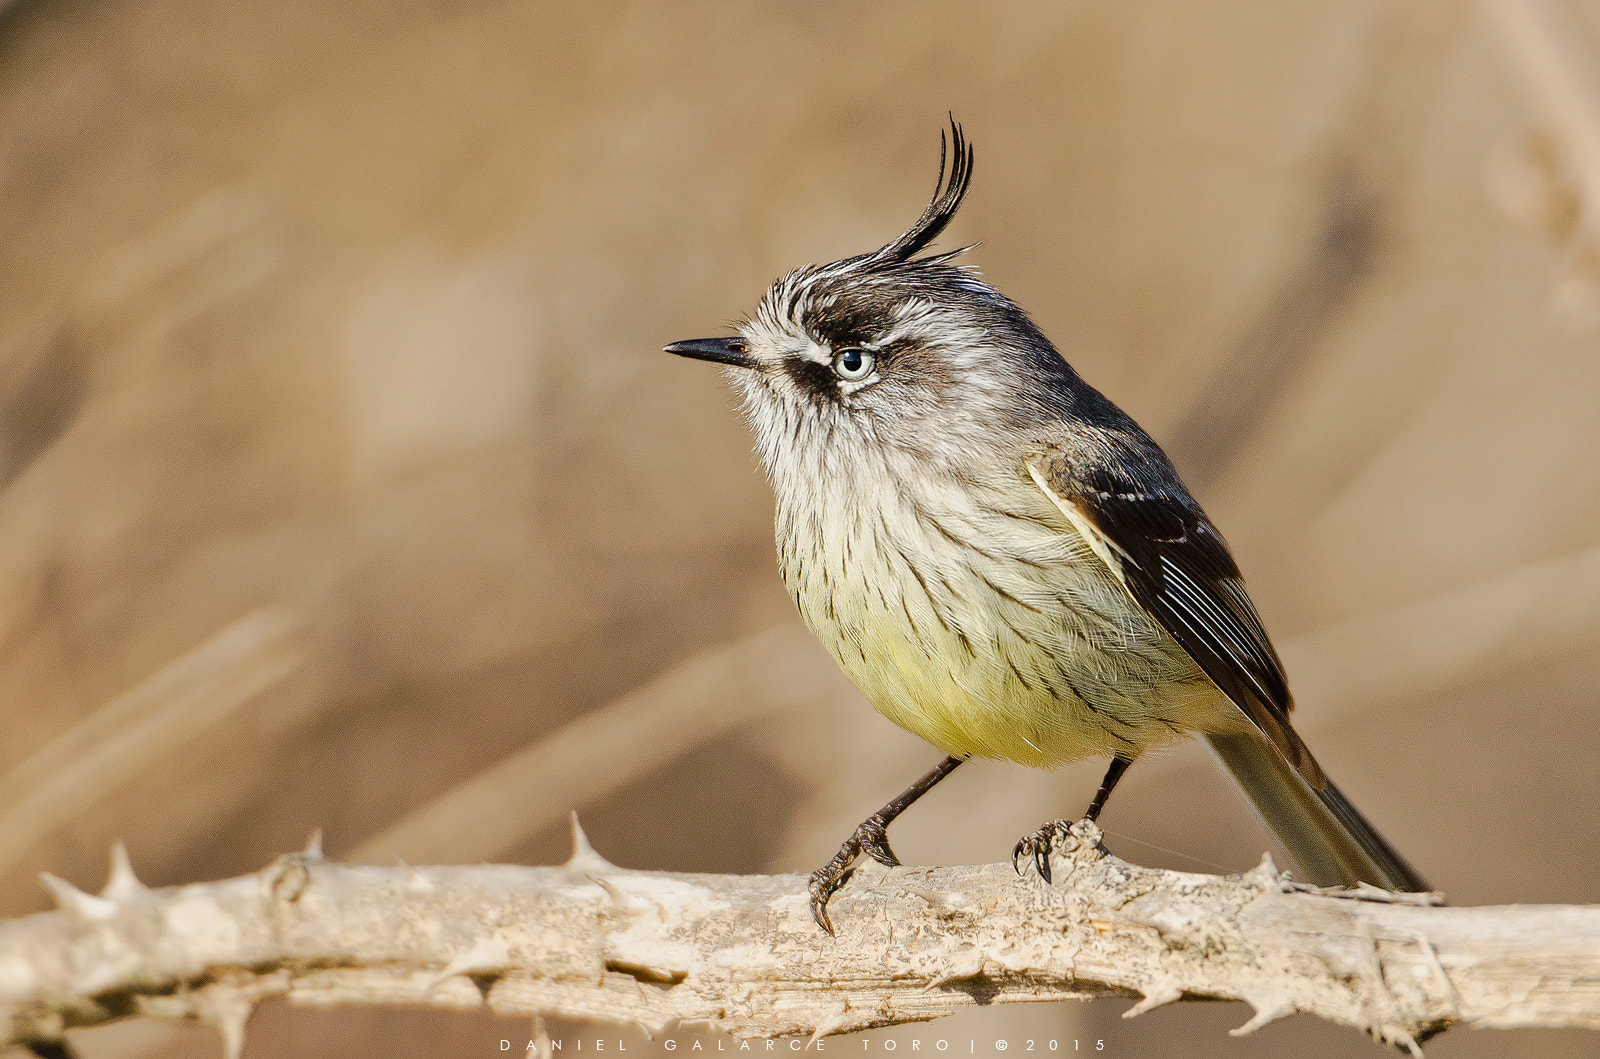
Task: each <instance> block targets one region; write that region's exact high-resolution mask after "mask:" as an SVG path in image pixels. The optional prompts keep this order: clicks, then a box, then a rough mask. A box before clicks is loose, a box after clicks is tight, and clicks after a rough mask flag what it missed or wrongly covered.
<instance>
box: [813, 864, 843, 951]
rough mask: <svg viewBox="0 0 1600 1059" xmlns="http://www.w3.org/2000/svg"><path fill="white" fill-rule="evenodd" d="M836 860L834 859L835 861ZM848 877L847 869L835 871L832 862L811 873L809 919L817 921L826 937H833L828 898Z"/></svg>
mask: <svg viewBox="0 0 1600 1059" xmlns="http://www.w3.org/2000/svg"><path fill="white" fill-rule="evenodd" d="M837 859H838V858H835V859H834V860H835V861H836V860H837ZM849 877H850V871H849V869H848V868H845V869H837V870H835V863H834V861H829V862H828V863H827V865H825V866H824V867H821V868H818V869H817V870H816V871H814V872H812V873H811V885H810V890H811V918H812V919H814V920H816V921H817V926H819V927H821V928H822V929H823V931H824V932H826V933H827V935H828V937H830V938H831V937H833V920H831V919H829V918H828V898H830V897H832V896H833V895H834V893H835V892H836V891H837V890H838V889H839V887H841V886H843V885H844V881H845V880H846V879H847V878H849Z"/></svg>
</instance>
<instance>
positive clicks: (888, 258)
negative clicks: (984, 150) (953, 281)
mask: <svg viewBox="0 0 1600 1059" xmlns="http://www.w3.org/2000/svg"><path fill="white" fill-rule="evenodd" d="M948 146H949V148H950V153H951V154H952V155H953V156H954V157H953V158H952V159H951V162H950V180H949V182H948V183H946V182H945V172H944V163H945V149H946V143H945V137H944V133H942V132H941V133H940V134H939V180H938V182H937V183H935V184H934V186H933V201H931V202H929V203H928V206H927V208H926V209H924V210H923V211H922V216H921V217H918V218H917V223H916V224H913V225H912V226H911V227H910V228H909V229H907V230H906V232H905V234H903V235H901V236H900V237H899V238H898V239H896V240H895V241H894V242H892V243H890V244H889V245H888V246H886V247H884V248H883V249H882V250H879V251H878V252H877V253H875V254H870V255H868V257H867V259H866V260H865V261H864V262H863V264H864V265H865V266H866V267H867V268H874V267H880V266H885V265H899V264H904V263H905V262H907V261H909V260H910V259H911V256H912V255H913V254H915V253H917V252H918V251H920V250H921V249H922V248H923V247H925V246H927V245H928V244H929V243H931V242H933V241H934V240H935V239H937V238H938V237H939V233H940V232H942V231H944V229H945V226H946V225H948V224H949V223H950V218H952V217H954V216H955V215H956V210H957V209H959V208H960V206H961V200H962V199H963V198H965V197H966V194H967V186H968V185H969V184H971V183H972V145H971V144H969V143H967V138H966V137H965V136H963V135H962V134H961V126H960V125H959V124H958V123H957V122H956V120H955V118H954V117H952V118H951V119H950V142H949V145H948Z"/></svg>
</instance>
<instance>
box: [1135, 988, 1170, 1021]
mask: <svg viewBox="0 0 1600 1059" xmlns="http://www.w3.org/2000/svg"><path fill="white" fill-rule="evenodd" d="M1182 999H1183V990H1182V989H1179V988H1178V987H1177V986H1175V985H1159V986H1152V987H1151V988H1150V989H1149V990H1147V991H1146V992H1145V994H1144V997H1143V998H1142V999H1141V1000H1140V1001H1139V1002H1138V1003H1137V1004H1135V1005H1133V1007H1131V1008H1129V1009H1128V1010H1127V1011H1124V1012H1123V1013H1122V1017H1123V1018H1125V1019H1134V1018H1138V1017H1139V1016H1140V1015H1143V1014H1144V1013H1145V1012H1146V1011H1154V1010H1155V1009H1156V1008H1158V1007H1162V1006H1163V1005H1166V1004H1172V1003H1175V1002H1177V1001H1179V1000H1182Z"/></svg>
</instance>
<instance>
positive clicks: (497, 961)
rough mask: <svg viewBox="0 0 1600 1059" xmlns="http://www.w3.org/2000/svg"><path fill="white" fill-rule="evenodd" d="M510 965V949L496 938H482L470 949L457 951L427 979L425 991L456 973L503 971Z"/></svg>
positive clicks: (469, 973) (430, 989) (435, 986)
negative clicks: (442, 966) (441, 967)
mask: <svg viewBox="0 0 1600 1059" xmlns="http://www.w3.org/2000/svg"><path fill="white" fill-rule="evenodd" d="M509 966H511V951H510V950H509V949H507V948H506V943H505V942H503V941H501V940H499V939H498V938H483V939H481V940H479V941H478V942H477V943H476V944H474V945H473V946H472V947H471V948H470V949H467V950H465V951H463V952H460V953H457V954H456V955H455V956H454V957H453V958H452V959H451V960H450V962H449V963H447V964H445V965H444V968H443V969H442V970H440V971H439V973H438V974H436V975H434V976H433V978H432V979H430V980H429V982H428V985H427V991H428V992H432V991H433V990H435V989H437V988H438V987H439V985H440V983H442V982H443V981H444V980H445V979H447V978H454V977H455V976H456V975H458V974H466V975H472V974H485V973H489V972H494V971H504V970H505V969H506V968H507V967H509Z"/></svg>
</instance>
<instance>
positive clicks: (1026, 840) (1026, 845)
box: [1011, 820, 1069, 882]
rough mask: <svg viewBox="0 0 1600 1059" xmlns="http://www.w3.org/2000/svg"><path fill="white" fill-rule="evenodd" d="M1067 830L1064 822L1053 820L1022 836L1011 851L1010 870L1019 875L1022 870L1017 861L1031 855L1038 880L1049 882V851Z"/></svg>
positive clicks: (1067, 826)
mask: <svg viewBox="0 0 1600 1059" xmlns="http://www.w3.org/2000/svg"><path fill="white" fill-rule="evenodd" d="M1068 828H1069V825H1068V824H1067V822H1066V821H1065V820H1055V821H1052V822H1051V823H1048V824H1045V825H1044V826H1043V827H1041V828H1039V829H1038V830H1037V831H1034V832H1032V833H1031V834H1027V835H1023V836H1022V838H1021V839H1019V840H1018V841H1017V844H1016V847H1015V848H1014V849H1012V851H1011V868H1012V870H1013V871H1015V872H1016V873H1017V874H1018V875H1021V874H1022V868H1021V866H1020V865H1019V864H1018V861H1020V860H1023V859H1024V858H1026V857H1028V856H1030V855H1031V856H1032V857H1033V867H1034V870H1035V871H1037V872H1038V873H1039V878H1041V879H1043V880H1044V881H1045V882H1050V881H1051V880H1050V851H1051V850H1053V849H1054V848H1055V844H1056V840H1057V839H1058V838H1060V837H1061V836H1062V835H1063V834H1065V833H1067V832H1068Z"/></svg>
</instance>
